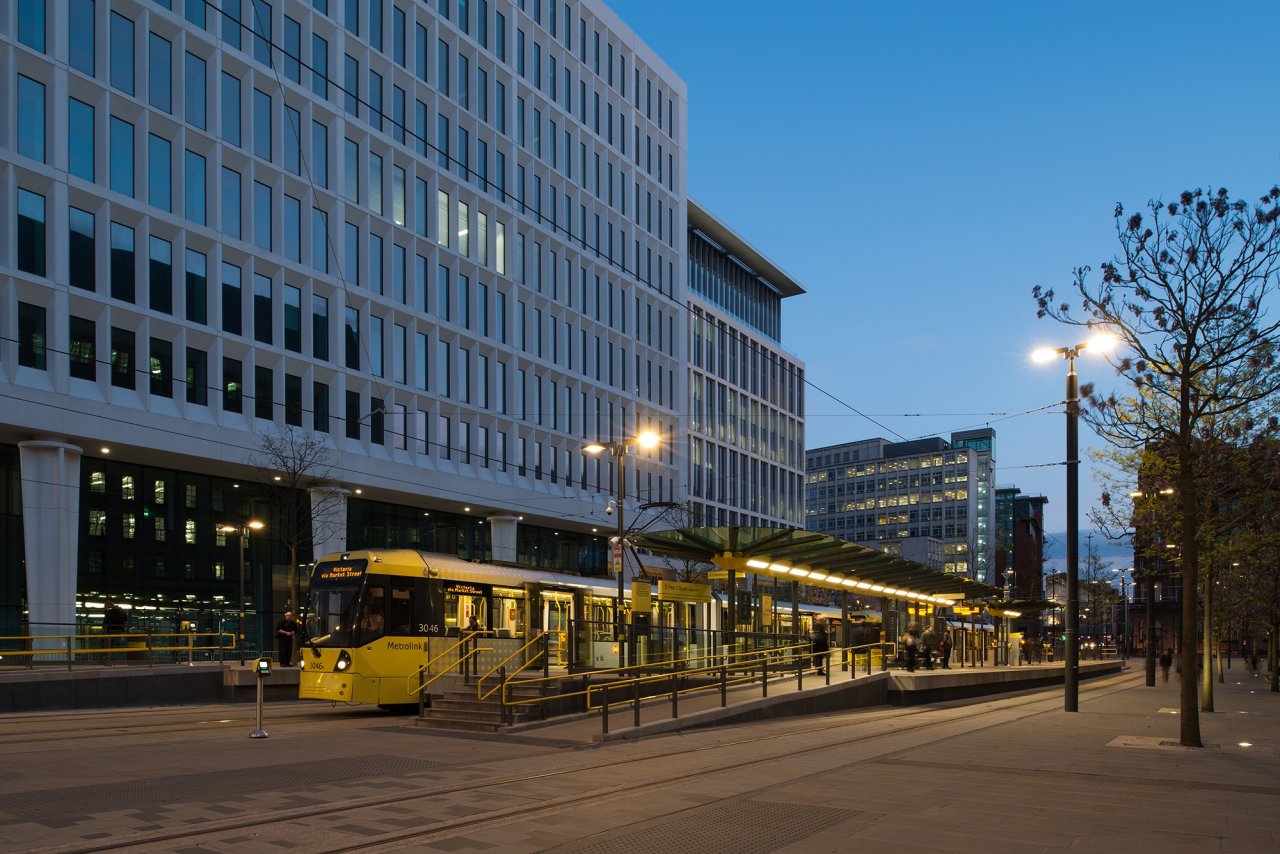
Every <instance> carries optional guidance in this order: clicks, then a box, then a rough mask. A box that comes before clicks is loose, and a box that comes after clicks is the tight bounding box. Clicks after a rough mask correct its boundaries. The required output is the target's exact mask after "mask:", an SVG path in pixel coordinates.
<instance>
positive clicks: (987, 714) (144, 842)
mask: <svg viewBox="0 0 1280 854" xmlns="http://www.w3.org/2000/svg"><path fill="white" fill-rule="evenodd" d="M1134 678H1135V677H1133V676H1131V675H1128V674H1122V675H1120V676H1112V677H1102V678H1099V679H1096V680H1091V681H1090V682H1088V683H1085V684H1084V685H1082V686H1081V692H1082V693H1089V694H1095V695H1097V696H1105V695H1106V694H1108V693H1111V692H1114V691H1121V690H1125V689H1127V688H1128V687H1130V686H1129V685H1128V684H1127V683H1129V682H1131V681H1133V679H1134ZM1044 694H1045V692H1044V691H1035V692H1030V693H1028V694H1026V695H1024V696H1020V697H1015V698H1012V699H1004V700H999V701H984V702H981V703H978V704H973V703H970V702H968V701H956V702H952V703H940V704H931V705H927V706H920V707H913V708H907V709H900V708H893V709H881V710H876V711H873V712H866V711H861V712H858V713H856V714H854V715H853V716H852V717H851V718H850V719H849V720H846V721H843V722H840V723H836V724H832V723H831V721H830V718H831V715H824V716H822V718H821V720H823V721H824V724H823V725H820V726H815V725H812V723H811V722H809V721H806V722H803V723H799V724H798V725H797V726H796V727H794V728H788V729H786V730H785V731H782V732H774V733H771V734H768V735H760V734H754V733H753V734H752V735H750V736H748V737H742V738H736V739H732V740H728V741H717V742H715V743H711V744H701V745H697V746H692V747H691V746H688V745H686V744H681V745H680V746H679V747H678V748H674V749H664V750H659V751H657V752H652V753H645V754H644V755H640V756H630V757H626V758H620V759H610V760H609V761H604V762H592V763H584V764H578V765H575V766H574V767H572V768H557V769H555V770H551V771H542V772H537V773H527V774H517V775H507V776H497V777H494V778H492V779H487V780H475V781H470V782H468V783H467V784H465V785H451V786H436V787H433V788H429V789H423V790H418V791H414V792H411V793H406V792H398V793H396V794H392V795H371V796H367V797H363V798H354V799H348V800H344V801H342V802H341V803H340V804H335V803H326V804H322V805H309V806H306V807H300V808H294V809H289V810H282V811H276V812H273V813H271V814H270V815H262V814H258V815H254V816H236V817H232V818H227V819H218V820H214V821H209V822H206V823H204V824H201V825H199V826H198V827H194V828H183V829H181V830H169V831H157V832H151V833H141V834H133V835H130V836H127V837H126V836H122V837H117V838H116V839H113V840H110V841H103V842H101V843H97V844H90V845H83V846H71V847H56V848H48V849H39V850H40V851H42V852H43V851H47V852H54V851H57V852H61V853H62V854H72V852H75V854H90V852H101V851H119V850H123V849H130V850H138V851H145V850H155V851H162V850H169V849H170V847H171V846H172V844H173V843H177V842H181V843H183V845H184V846H185V847H193V846H215V847H210V848H209V850H210V851H214V850H220V849H219V848H217V847H216V846H218V845H219V844H220V843H224V844H225V845H226V846H227V847H226V848H225V850H232V847H231V846H232V845H233V843H232V842H231V840H230V839H228V837H238V838H239V839H240V841H243V836H242V834H244V833H245V832H246V831H252V830H254V829H256V828H263V827H271V828H273V830H274V831H275V832H276V833H279V834H282V835H284V836H286V837H287V838H289V839H297V838H299V836H300V835H301V836H307V837H308V838H311V836H309V835H308V834H309V831H310V830H311V828H309V827H308V826H307V825H306V824H305V822H307V821H308V820H309V819H316V818H324V819H327V820H332V819H334V818H335V817H338V816H345V817H348V818H349V819H350V820H351V821H356V820H357V818H356V817H357V816H358V814H359V813H360V812H361V811H365V810H372V809H376V808H383V807H388V806H397V805H406V804H412V803H414V802H421V801H424V800H429V799H433V798H439V799H442V798H446V797H447V796H449V795H456V794H461V793H468V792H471V793H474V792H476V791H477V790H495V791H499V790H501V789H502V788H504V787H515V786H519V785H521V784H529V783H545V782H547V781H551V780H554V779H556V778H566V777H569V776H571V775H576V774H584V773H589V772H596V771H608V770H612V769H618V768H624V767H630V768H633V769H634V768H636V767H639V766H640V765H642V764H644V763H650V762H658V761H660V760H663V759H669V758H672V757H675V756H688V755H691V754H697V753H709V752H711V751H723V750H730V749H732V748H736V747H742V746H747V745H750V746H754V747H757V748H758V747H759V746H760V745H763V744H766V743H770V742H773V743H778V744H780V743H782V742H784V741H786V740H791V739H796V738H800V737H803V736H806V735H812V734H815V733H822V734H831V733H833V732H837V731H839V730H841V729H852V728H856V727H867V726H874V725H875V724H877V723H881V722H884V721H885V720H892V721H894V722H895V723H897V722H900V721H903V720H904V719H911V722H908V723H906V724H904V725H901V726H894V727H893V728H892V729H891V730H888V731H884V730H880V729H876V730H875V731H873V732H868V733H864V734H859V735H854V736H852V737H849V738H842V739H840V740H837V741H825V742H823V743H822V744H819V745H815V746H812V747H801V748H798V749H783V750H773V751H770V752H769V753H768V755H758V752H757V755H755V756H753V757H752V758H749V759H745V760H734V761H730V762H716V763H713V764H712V765H710V766H709V767H707V768H704V769H701V770H697V771H693V772H686V773H685V774H684V775H683V776H682V777H681V778H680V780H681V782H688V781H689V780H691V779H694V778H700V777H715V776H717V775H724V774H726V773H735V772H737V773H740V772H743V771H745V770H746V769H750V768H752V767H755V766H761V765H765V764H768V763H772V762H776V761H778V760H779V759H780V758H788V759H791V758H794V757H798V756H805V755H809V754H821V753H823V752H829V751H833V750H836V749H839V748H844V747H849V746H855V745H858V744H860V743H864V742H868V741H871V740H874V739H880V738H886V737H889V736H896V735H904V734H909V733H912V732H916V731H919V730H924V729H927V728H930V727H938V726H939V725H940V724H942V723H952V722H957V721H964V722H965V723H966V725H967V728H966V729H965V732H966V733H971V732H978V731H980V730H982V729H986V728H989V727H992V726H997V725H1000V724H1003V723H1006V722H1007V719H1008V714H1009V713H1010V712H1016V711H1018V710H1021V709H1025V708H1026V707H1029V706H1036V705H1043V706H1044V708H1042V709H1032V710H1030V711H1028V712H1026V713H1025V714H1023V715H1021V717H1030V716H1034V715H1038V714H1043V713H1046V712H1049V711H1052V710H1053V709H1054V708H1055V706H1054V705H1050V704H1049V703H1050V700H1051V698H1047V697H1045V696H1044ZM1052 699H1054V700H1056V697H1054V698H1052ZM975 705H976V706H978V707H979V709H977V710H974V711H972V712H971V713H970V714H969V715H965V716H958V715H950V716H948V713H950V712H953V711H954V710H956V709H959V708H969V709H973V708H974V706H975ZM1001 713H1003V714H1001ZM939 717H942V718H943V719H944V720H942V721H939V720H937V718H939ZM982 718H995V719H994V720H987V721H986V722H983V721H982V720H981V719H982ZM772 723H774V724H775V725H776V724H777V723H778V722H777V721H774V722H772ZM701 732H703V733H706V732H709V731H707V730H703V731H701ZM950 737H952V735H951V734H949V733H945V732H944V733H941V734H939V735H938V736H937V738H935V739H928V740H927V741H925V742H922V743H918V744H931V743H934V742H936V741H942V740H944V739H946V738H950ZM633 743H634V742H633ZM592 746H596V745H592ZM569 755H574V754H569ZM576 755H580V756H586V755H588V754H586V753H577V754H576ZM880 758H882V757H880ZM671 782H672V780H671V778H670V777H660V778H658V779H646V780H640V781H636V782H631V783H624V784H621V785H617V786H612V787H608V788H603V789H601V788H594V789H591V790H589V791H585V792H581V793H577V794H570V795H565V796H562V797H557V798H549V799H546V800H542V801H539V802H537V803H534V804H519V805H516V806H512V807H510V808H507V809H497V810H488V811H485V812H481V813H478V814H475V815H468V816H464V817H460V818H447V819H442V820H438V821H430V820H427V821H424V822H423V823H422V824H420V825H418V826H415V827H413V828H412V829H409V830H405V829H397V830H393V831H389V832H387V833H384V834H378V835H375V836H365V837H362V838H361V839H360V840H359V841H358V842H357V843H355V844H351V843H348V842H342V843H340V844H334V845H332V846H330V847H318V846H316V845H313V844H308V846H307V847H308V850H309V851H314V852H316V854H343V852H352V851H377V850H386V851H392V850H398V849H399V848H400V847H401V846H402V844H403V843H407V842H410V841H412V842H413V843H426V842H429V841H430V840H432V839H435V838H439V837H442V836H447V835H452V834H456V833H458V832H461V831H469V832H475V831H478V830H482V829H484V828H486V827H490V826H500V825H503V824H507V823H511V822H514V821H519V820H521V819H524V818H530V817H535V816H538V815H540V814H544V813H556V812H559V811H561V810H564V809H568V808H571V807H574V806H579V805H582V804H585V803H590V802H593V801H599V800H601V799H613V798H618V797H623V796H634V795H641V794H644V793H646V792H651V791H654V790H658V789H661V788H662V787H664V786H668V785H670V783H671ZM286 825H292V827H290V828H289V829H288V830H285V829H284V828H285V826H286ZM314 841H315V840H313V842H314Z"/></svg>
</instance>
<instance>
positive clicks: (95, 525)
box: [89, 510, 107, 537]
mask: <svg viewBox="0 0 1280 854" xmlns="http://www.w3.org/2000/svg"><path fill="white" fill-rule="evenodd" d="M106 535H107V511H106V510H90V511H89V536H91V537H105V536H106Z"/></svg>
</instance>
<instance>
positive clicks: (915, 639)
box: [902, 623, 920, 673]
mask: <svg viewBox="0 0 1280 854" xmlns="http://www.w3.org/2000/svg"><path fill="white" fill-rule="evenodd" d="M902 648H903V650H904V651H905V652H906V655H907V672H908V673H915V672H916V656H917V655H918V654H919V652H920V624H919V623H911V624H910V625H908V626H907V630H906V631H905V632H903V633H902Z"/></svg>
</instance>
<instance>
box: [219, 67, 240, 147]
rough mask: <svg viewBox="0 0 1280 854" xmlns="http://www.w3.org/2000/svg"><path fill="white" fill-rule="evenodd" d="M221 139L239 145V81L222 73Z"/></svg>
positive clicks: (231, 75)
mask: <svg viewBox="0 0 1280 854" xmlns="http://www.w3.org/2000/svg"><path fill="white" fill-rule="evenodd" d="M222 138H223V139H224V140H226V141H227V142H229V143H231V144H232V145H234V146H237V147H238V146H239V145H240V79H239V78H238V77H236V76H235V75H233V74H228V73H227V72H225V71H224V72H222Z"/></svg>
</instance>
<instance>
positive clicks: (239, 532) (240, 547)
mask: <svg viewBox="0 0 1280 854" xmlns="http://www.w3.org/2000/svg"><path fill="white" fill-rule="evenodd" d="M265 527H266V525H264V524H263V523H262V522H259V521H258V520H256V519H251V520H249V521H248V522H245V523H244V525H219V526H218V530H219V531H220V532H222V533H223V534H229V535H232V536H234V537H235V538H236V551H238V552H240V625H239V628H238V631H237V635H238V637H237V640H236V645H237V646H238V647H239V648H240V665H241V666H242V667H243V666H244V542H245V537H247V536H249V532H250V531H261V530H262V529H263V528H265Z"/></svg>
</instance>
